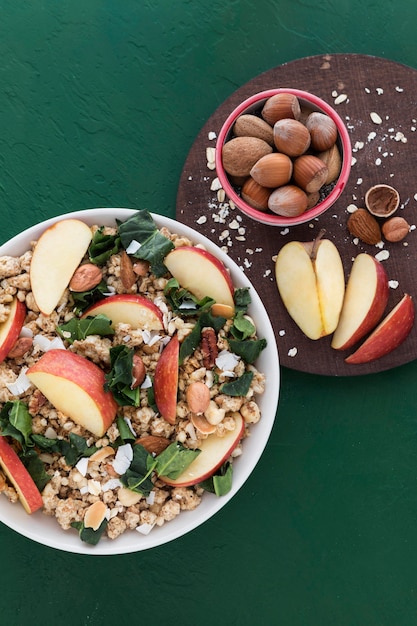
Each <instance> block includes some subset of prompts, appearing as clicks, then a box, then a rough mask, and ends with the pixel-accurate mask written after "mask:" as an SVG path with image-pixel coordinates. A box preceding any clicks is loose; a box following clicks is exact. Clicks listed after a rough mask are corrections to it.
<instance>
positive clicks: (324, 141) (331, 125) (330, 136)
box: [306, 111, 337, 152]
mask: <svg viewBox="0 0 417 626" xmlns="http://www.w3.org/2000/svg"><path fill="white" fill-rule="evenodd" d="M306 127H307V128H308V130H309V131H310V135H311V145H312V147H313V148H314V150H317V151H318V152H323V150H328V149H329V148H331V147H332V145H333V144H334V143H335V142H336V139H337V127H336V123H335V122H334V121H333V120H332V118H331V117H329V116H328V115H326V114H325V113H320V111H313V113H310V115H309V116H308V118H307V120H306Z"/></svg>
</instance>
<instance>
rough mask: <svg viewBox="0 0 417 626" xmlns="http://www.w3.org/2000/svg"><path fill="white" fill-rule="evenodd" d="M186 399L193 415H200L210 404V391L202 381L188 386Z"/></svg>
mask: <svg viewBox="0 0 417 626" xmlns="http://www.w3.org/2000/svg"><path fill="white" fill-rule="evenodd" d="M185 397H186V399H187V404H188V408H189V409H190V411H191V413H196V414H197V415H198V414H201V413H204V411H205V410H206V409H207V407H208V405H209V404H210V389H209V388H208V387H207V385H206V384H205V383H203V382H202V381H194V382H192V383H190V384H189V385H188V387H187V391H186V392H185Z"/></svg>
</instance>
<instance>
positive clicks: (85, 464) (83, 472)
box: [75, 456, 88, 476]
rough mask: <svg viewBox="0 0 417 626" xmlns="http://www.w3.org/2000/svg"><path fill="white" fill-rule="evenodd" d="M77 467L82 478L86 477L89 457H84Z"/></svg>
mask: <svg viewBox="0 0 417 626" xmlns="http://www.w3.org/2000/svg"><path fill="white" fill-rule="evenodd" d="M75 467H76V468H77V470H78V471H79V472H80V474H81V475H82V476H86V475H87V470H88V457H86V456H83V457H82V458H81V459H80V460H79V461H78V463H76V464H75Z"/></svg>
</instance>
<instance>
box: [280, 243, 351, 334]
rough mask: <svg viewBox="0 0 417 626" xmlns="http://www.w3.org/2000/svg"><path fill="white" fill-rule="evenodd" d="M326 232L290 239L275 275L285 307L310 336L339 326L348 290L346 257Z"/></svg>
mask: <svg viewBox="0 0 417 626" xmlns="http://www.w3.org/2000/svg"><path fill="white" fill-rule="evenodd" d="M323 233H324V231H322V233H321V234H320V235H319V236H318V237H317V238H316V239H315V240H314V241H312V242H305V243H304V242H300V241H290V242H289V243H287V244H285V245H284V246H283V247H282V248H281V250H280V252H279V253H278V256H277V260H276V263H275V278H276V282H277V287H278V291H279V293H280V296H281V298H282V301H283V303H284V306H285V308H286V309H287V311H288V313H289V315H290V316H291V317H292V319H293V320H294V322H295V323H296V324H297V326H299V328H300V329H301V330H302V331H303V333H304V334H305V335H306V336H307V337H309V338H310V339H313V340H316V339H320V337H324V336H326V335H330V334H331V333H332V332H333V331H334V330H335V328H336V326H337V324H338V321H339V316H340V311H341V310H342V304H343V297H344V293H345V276H344V271H343V265H342V260H341V258H340V254H339V251H338V249H337V248H336V246H335V245H334V243H333V242H332V241H330V240H329V239H322V238H321V237H322V234H323Z"/></svg>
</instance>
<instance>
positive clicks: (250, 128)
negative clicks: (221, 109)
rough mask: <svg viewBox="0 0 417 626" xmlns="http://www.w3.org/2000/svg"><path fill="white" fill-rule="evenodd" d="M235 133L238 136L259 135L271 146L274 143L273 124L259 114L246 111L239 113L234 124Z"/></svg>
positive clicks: (259, 137)
mask: <svg viewBox="0 0 417 626" xmlns="http://www.w3.org/2000/svg"><path fill="white" fill-rule="evenodd" d="M233 133H234V134H235V135H236V137H258V139H263V140H264V141H266V142H267V143H269V145H270V146H272V145H273V144H274V132H273V130H272V126H270V125H269V124H268V122H265V120H263V119H261V118H260V117H258V116H257V115H251V114H250V113H244V114H243V115H239V117H238V118H237V120H236V122H235V123H234V126H233Z"/></svg>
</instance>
